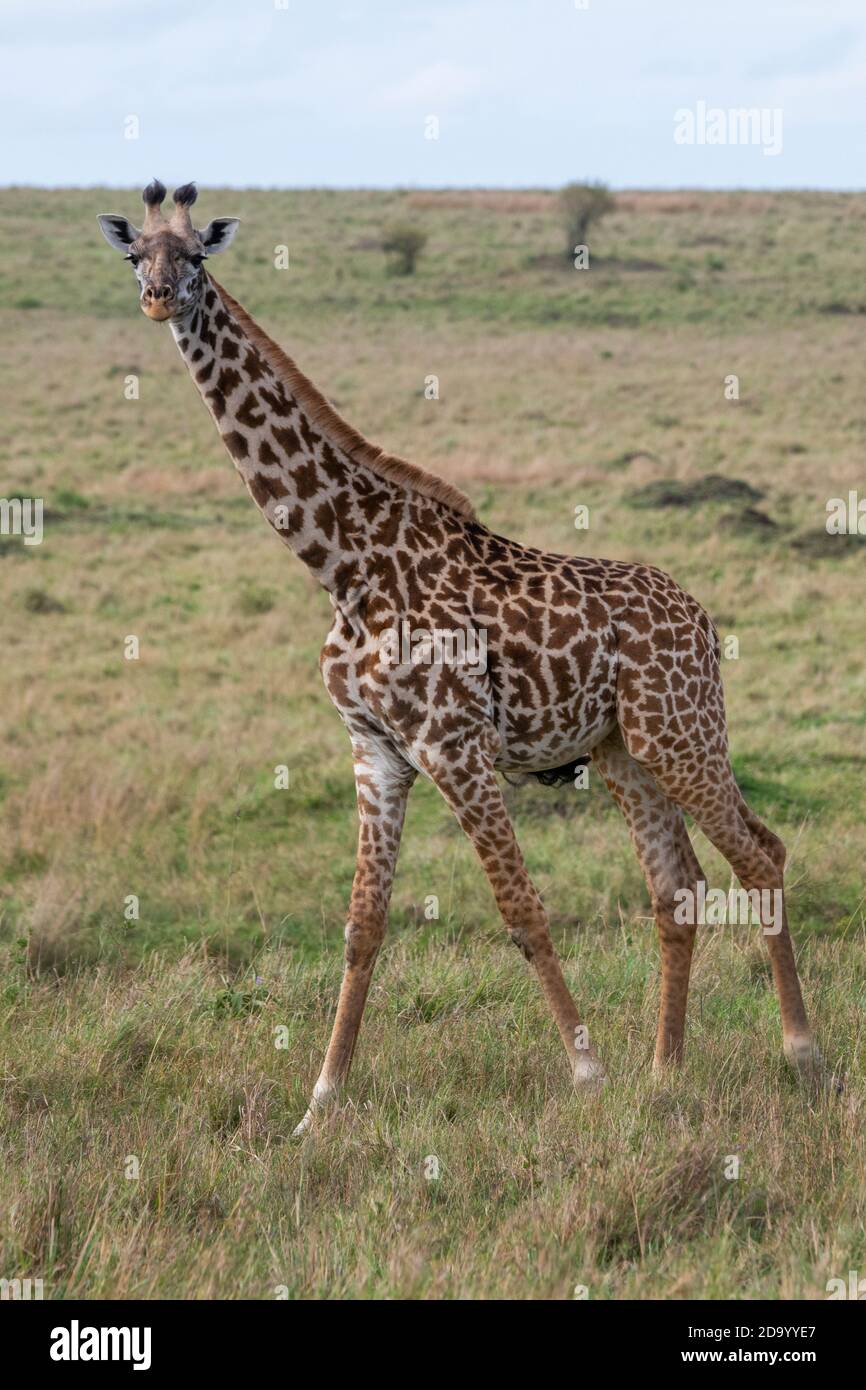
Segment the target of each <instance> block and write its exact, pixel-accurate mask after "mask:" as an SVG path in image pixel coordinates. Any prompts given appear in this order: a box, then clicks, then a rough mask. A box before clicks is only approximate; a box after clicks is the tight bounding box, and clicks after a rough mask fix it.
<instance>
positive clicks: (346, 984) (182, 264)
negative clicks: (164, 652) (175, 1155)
mask: <svg viewBox="0 0 866 1390" xmlns="http://www.w3.org/2000/svg"><path fill="white" fill-rule="evenodd" d="M165 197H166V190H165V188H164V186H163V185H162V184H161V183H159V182H158V181H156V180H154V182H153V183H151V184H149V185H148V187H147V188H146V189H145V190H144V194H143V200H144V203H145V218H144V222H143V225H142V227H141V229H140V230H139V229H138V228H136V227H135V226H134V225H133V224H132V223H131V222H129V221H128V220H127V219H126V218H125V217H122V216H120V215H117V214H101V215H100V217H99V223H100V226H101V228H102V231H103V234H104V235H105V237H106V239H107V240H108V242H109V243H110V244H111V245H112V246H114V247H115V248H117V249H118V250H121V251H122V252H123V253H124V255H125V256H126V258H127V259H128V260H129V261H130V262H131V264H132V266H133V269H134V272H135V276H136V279H137V281H138V286H139V298H140V304H141V308H142V310H143V312H144V313H145V314H146V315H147V316H148V317H149V318H151V319H154V320H157V321H167V322H168V323H169V324H170V326H171V331H172V333H173V335H174V337H175V340H176V342H177V346H178V348H179V350H180V353H181V356H182V358H183V360H184V362H185V363H186V366H187V367H188V369H189V372H190V374H191V376H192V378H193V381H194V383H195V385H196V387H197V389H198V391H199V393H200V394H201V396H202V399H203V400H204V403H205V405H206V406H207V408H208V410H209V411H210V413H211V415H212V416H213V418H214V421H215V423H216V426H217V429H218V430H219V433H220V435H221V436H222V440H223V443H224V444H225V446H226V448H227V450H228V452H229V454H230V455H231V457H232V459H233V461H234V464H235V467H236V469H237V471H238V473H239V474H240V476H241V478H242V479H243V481H244V483H245V485H246V487H247V489H248V491H249V493H250V495H251V496H252V498H253V501H254V502H255V504H256V506H257V507H258V508H259V510H260V511H261V512H262V514H263V515H264V517H265V519H266V520H267V521H268V523H269V524H270V525H271V527H272V529H273V530H274V532H275V534H276V535H277V536H278V537H279V538H280V540H282V541H283V542H284V544H286V545H287V546H288V547H289V548H290V549H291V550H292V551H293V552H294V553H295V554H296V555H297V556H298V558H299V559H300V560H302V561H303V563H304V564H305V565H306V566H307V567H308V569H309V570H310V571H311V573H312V574H313V575H314V576H315V578H316V579H317V580H318V581H319V582H320V583H321V584H322V585H323V586H324V588H325V589H326V590H327V591H328V593H329V595H330V599H331V603H332V605H333V607H334V619H333V623H332V625H331V628H330V631H329V633H328V635H327V638H326V640H325V645H324V647H323V650H322V654H321V659H320V665H321V670H322V676H323V678H324V683H325V687H326V689H327V691H328V694H329V695H330V697H331V700H332V701H333V703H334V705H335V706H336V708H337V711H338V712H339V714H340V717H341V718H342V720H343V722H344V723H345V725H346V728H347V730H348V733H349V737H350V739H351V744H352V752H353V757H354V768H355V782H356V788H357V801H358V817H359V840H358V855H357V862H356V869H355V877H354V882H353V886H352V892H351V899H350V903H349V912H348V923H347V926H346V953H345V970H344V975H343V982H342V985H341V989H340V996H339V1000H338V1004H337V1012H336V1017H335V1019H334V1024H333V1029H332V1033H331V1039H330V1043H329V1045H328V1049H327V1052H326V1055H325V1060H324V1064H323V1066H322V1070H321V1073H320V1075H319V1078H318V1081H317V1082H316V1085H315V1088H314V1091H313V1097H312V1100H311V1103H310V1109H309V1110H308V1112H307V1115H306V1116H305V1117H304V1119H303V1120H302V1121H301V1124H300V1125H299V1126H298V1132H304V1131H305V1130H306V1129H307V1128H309V1127H310V1125H311V1124H312V1121H313V1119H314V1117H315V1114H316V1113H317V1111H318V1110H320V1109H321V1108H322V1107H323V1106H324V1105H325V1104H326V1103H327V1102H328V1101H330V1100H332V1099H333V1098H334V1097H336V1096H337V1095H338V1094H339V1091H340V1088H341V1086H342V1084H343V1083H344V1082H345V1079H346V1076H347V1074H348V1071H349V1067H350V1064H351V1061H352V1054H353V1052H354V1049H355V1043H356V1040H357V1036H358V1030H359V1027H360V1023H361V1016H362V1013H363V1010H364V1005H365V1002H366V998H367V992H368V989H369V985H370V979H371V976H372V972H373V967H374V965H375V961H376V956H377V955H378V952H379V948H380V946H381V943H382V940H383V938H384V935H385V928H386V917H387V911H388V904H389V900H390V895H391V886H392V881H393V876H394V869H395V864H396V860H397V853H398V849H399V844H400V836H401V832H402V828H403V819H404V815H405V810H406V802H407V798H408V795H409V791H410V788H411V786H412V784H413V782H414V780H415V778H416V776H417V775H418V774H419V773H421V774H423V775H425V776H427V777H429V778H430V779H431V780H432V781H433V782H434V783H435V784H436V786H437V787H438V789H439V791H440V792H441V793H442V795H443V797H444V798H445V800H446V802H447V803H448V805H449V806H450V807H451V809H452V810H453V812H454V814H455V815H456V817H457V819H458V821H459V823H460V825H461V826H462V827H463V829H464V831H465V832H466V834H467V835H468V836H469V838H470V839H471V841H472V843H473V845H474V847H475V850H476V851H477V854H478V857H479V858H480V860H481V863H482V865H483V867H484V870H485V872H486V874H487V877H488V879H489V881H490V885H491V887H492V889H493V893H494V896H495V898H496V902H497V905H498V907H499V909H500V912H501V914H502V916H503V918H504V921H505V924H506V927H507V929H508V932H509V934H510V936H511V937H512V939H513V940H514V941H515V943H516V944H517V945H518V946H519V947H520V949H521V951H522V953H523V955H524V956H525V958H526V959H527V961H528V962H529V963H530V965H531V968H532V969H533V970H534V972H535V973H536V975H537V977H538V980H539V983H540V985H541V988H542V990H543V993H544V996H545V998H546V1000H547V1003H548V1005H549V1007H550V1010H551V1013H552V1015H553V1018H554V1020H555V1022H556V1025H557V1028H558V1030H559V1033H560V1036H561V1038H562V1042H563V1046H564V1048H565V1051H566V1054H567V1057H568V1061H569V1065H570V1070H571V1074H572V1077H573V1079H574V1081H575V1083H578V1084H582V1083H586V1082H590V1083H595V1082H597V1081H599V1080H600V1079H601V1078H602V1076H603V1074H604V1068H603V1067H602V1064H601V1062H600V1060H599V1058H598V1056H597V1054H596V1051H595V1049H594V1047H593V1046H592V1044H591V1043H590V1042H589V1040H588V1036H587V1035H585V1030H584V1026H583V1025H582V1024H581V1023H580V1020H579V1016H578V1012H577V1009H576V1007H575V1004H574V1002H573V1000H572V997H571V994H570V992H569V989H568V986H567V985H566V982H565V978H564V976H563V972H562V968H561V966H560V963H559V960H558V957H557V954H556V951H555V950H554V947H553V943H552V941H551V936H550V930H549V926H548V921H547V916H546V913H545V910H544V907H543V905H542V902H541V899H540V897H539V895H538V893H537V892H536V889H535V887H534V886H533V884H532V881H531V879H530V877H529V875H528V873H527V871H526V867H525V865H524V862H523V858H522V855H521V853H520V849H519V847H518V844H517V840H516V838H515V834H514V830H513V828H512V825H511V821H510V819H509V815H508V811H507V809H506V806H505V802H504V800H503V796H502V791H501V788H500V785H499V782H498V781H497V773H498V772H503V773H506V774H509V773H530V774H533V775H536V776H538V777H539V779H540V780H542V781H545V780H546V781H557V780H563V779H565V778H567V779H568V780H571V778H572V777H573V776H574V768H575V767H576V766H580V765H582V764H583V763H585V762H586V760H587V759H591V760H592V763H593V765H594V766H595V767H596V768H597V769H598V771H599V772H600V774H601V776H602V777H603V779H604V781H605V782H606V784H607V786H608V788H609V790H610V791H611V793H612V795H613V797H614V799H615V801H616V802H617V803H618V805H619V806H620V808H621V810H622V812H623V814H624V816H625V819H626V822H627V824H628V829H629V832H630V834H631V838H632V841H633V843H634V847H635V850H636V852H637V855H638V859H639V860H640V863H641V866H642V868H643V871H644V874H645V877H646V881H647V885H648V888H649V892H650V897H651V900H652V906H653V912H654V914H655V917H656V922H657V926H658V931H659V939H660V943H661V998H660V1005H659V1019H658V1029H657V1033H656V1046H655V1062H656V1065H657V1066H661V1065H664V1064H666V1063H668V1062H673V1061H678V1060H679V1059H680V1058H681V1057H682V1052H683V1036H684V1028H685V1013H686V999H687V993H688V982H689V971H690V965H691V957H692V948H693V944H694V935H695V923H694V922H689V921H682V920H678V916H681V915H682V914H677V912H676V907H677V903H678V901H679V898H678V894H681V893H682V892H683V891H684V890H687V891H688V892H690V893H692V894H693V895H694V894H697V892H698V887H699V885H702V886H704V887H705V879H704V875H703V872H702V870H701V867H700V865H699V863H698V861H697V859H696V857H695V853H694V850H693V848H692V844H691V840H690V838H689V835H688V832H687V830H686V826H685V821H684V818H683V813H684V811H685V812H689V813H690V814H691V815H692V816H693V817H694V819H695V821H696V822H697V824H698V825H699V826H700V828H701V829H702V830H703V831H704V832H705V834H706V835H707V837H708V838H709V839H710V840H711V841H712V843H713V844H714V845H715V846H716V848H717V849H719V850H720V851H721V853H722V854H723V855H724V856H725V858H726V859H727V860H728V862H729V863H730V865H731V867H732V868H733V870H734V872H735V874H736V875H737V877H738V878H739V880H740V883H741V884H742V886H743V888H744V889H747V890H751V889H754V890H757V891H758V894H760V898H759V900H761V898H763V894H764V892H765V891H766V892H777V893H781V891H782V887H783V871H784V865H785V849H784V846H783V845H782V842H781V841H780V840H779V839H778V838H777V837H776V836H775V835H774V834H773V833H772V832H771V831H769V830H768V829H767V828H766V827H765V826H764V825H763V824H762V822H761V821H760V820H759V819H758V817H757V816H756V815H755V814H754V812H753V811H752V810H751V809H750V808H749V807H748V806H747V805H746V803H745V801H744V799H743V797H742V795H741V793H740V791H739V788H738V787H737V784H736V782H735V780H734V776H733V773H732V770H731V765H730V761H729V758H728V744H727V729H726V721H725V708H724V697H723V691H722V681H721V673H720V663H719V638H718V635H717V633H716V630H715V628H714V626H713V624H712V622H711V621H710V619H709V617H708V616H707V614H706V613H705V612H704V610H703V609H702V608H701V606H700V605H699V604H698V603H697V602H696V600H695V599H693V598H692V597H691V596H690V595H689V594H687V593H685V592H684V591H683V590H682V589H680V588H679V586H678V585H677V584H676V583H675V582H674V580H673V579H671V578H670V577H669V576H668V575H667V574H665V573H663V572H662V571H661V570H658V569H655V568H653V567H652V566H648V565H642V564H631V563H628V562H626V561H621V560H603V559H593V558H585V557H581V556H572V555H555V554H549V553H546V552H543V551H539V550H534V549H531V548H529V547H527V546H524V545H521V544H520V543H519V542H517V541H514V540H510V539H508V538H507V537H504V536H499V535H496V534H495V533H494V532H492V531H490V530H489V529H488V528H487V527H486V526H485V525H483V524H482V522H480V521H479V520H478V518H477V517H476V515H475V513H474V511H473V509H472V506H471V504H470V503H469V502H468V500H467V498H466V497H465V496H464V495H463V494H462V493H461V492H459V491H458V490H457V489H456V488H455V487H453V486H452V485H451V484H450V483H446V482H444V481H443V480H442V479H439V478H436V477H435V476H434V475H432V474H430V473H428V472H426V471H425V470H423V469H421V468H418V467H416V466H415V465H414V464H411V463H408V462H407V461H406V460H405V459H401V458H398V457H396V456H394V455H392V454H389V453H387V452H386V451H385V450H383V449H381V448H378V447H377V446H376V445H374V444H372V443H371V442H370V441H369V440H368V439H366V438H365V437H364V436H363V435H361V434H360V433H359V432H358V431H357V430H356V429H354V428H353V427H352V426H351V425H349V424H348V423H347V422H346V421H345V420H344V419H343V418H342V417H341V416H340V415H339V414H338V413H337V411H336V410H335V409H334V408H333V406H332V405H331V404H330V403H329V402H328V400H327V399H326V397H325V396H324V395H323V394H322V393H321V392H320V391H319V390H318V389H317V388H316V387H315V386H314V385H313V383H312V382H311V381H310V380H309V378H307V377H306V376H305V375H304V374H303V372H301V370H300V369H299V368H298V367H297V366H296V364H295V363H294V361H293V360H292V359H291V358H290V357H288V356H287V355H286V354H285V353H284V352H283V350H282V349H281V348H280V347H279V346H278V345H277V344H276V343H275V342H274V341H273V340H272V339H271V338H270V337H269V336H268V335H267V334H266V333H265V332H264V330H263V329H262V328H260V327H259V325H258V324H257V323H255V321H254V320H253V319H252V318H251V317H250V315H249V314H248V313H247V312H246V310H245V309H243V308H242V307H241V305H240V304H238V303H237V301H236V300H235V299H233V298H232V296H231V295H230V294H229V293H228V291H227V290H225V289H223V287H222V286H221V285H219V284H218V283H217V282H216V280H214V279H213V277H212V276H211V275H210V274H209V272H208V269H207V267H206V264H205V262H206V261H207V260H208V258H209V257H211V256H213V255H216V254H218V253H220V252H222V251H225V250H226V249H227V248H228V246H229V245H230V244H231V241H232V240H233V238H234V236H235V233H236V231H237V227H238V219H237V218H233V217H219V218H216V219H214V220H213V221H211V222H210V223H208V225H207V226H206V227H204V228H203V229H201V230H197V229H196V228H195V227H194V226H193V224H192V220H191V214H190V209H191V208H192V206H193V205H194V203H195V198H196V193H195V186H194V185H193V184H185V185H183V186H182V187H180V188H178V189H176V190H175V193H174V196H173V201H174V211H173V213H172V214H171V216H170V217H169V218H165V217H164V215H163V213H162V204H163V202H164V200H165ZM402 624H408V625H409V627H410V629H411V630H413V631H414V630H423V631H426V632H428V633H431V634H433V633H436V632H441V631H443V630H444V631H450V632H452V633H453V632H464V633H468V632H480V631H483V632H484V633H485V635H486V636H485V640H486V653H485V658H486V659H485V661H484V662H483V663H480V664H477V665H475V666H473V665H471V664H467V663H466V662H465V661H464V662H459V661H449V660H447V659H443V660H432V661H423V662H420V661H419V662H410V663H408V664H407V663H402V664H401V663H394V662H393V661H389V660H388V659H387V655H386V653H385V651H384V646H385V644H384V643H383V634H386V633H387V632H389V631H391V632H393V631H402V630H403V629H402V627H401V625H402ZM767 945H768V949H769V952H770V959H771V963H772V969H773V976H774V980H775V985H776V989H777V992H778V996H779V1002H780V1008H781V1016H782V1030H783V1039H784V1045H785V1053H786V1055H787V1056H788V1058H789V1060H790V1061H791V1062H792V1063H793V1064H794V1066H795V1067H796V1068H797V1069H798V1070H800V1071H803V1072H809V1071H815V1070H816V1069H818V1068H819V1067H820V1058H819V1054H818V1052H817V1049H816V1048H815V1046H814V1044H813V1042H812V1040H811V1035H810V1032H809V1025H808V1022H807V1019H806V1013H805V1009H804V1006H803V1000H802V995H801V991H800V983H799V979H798V976H797V970H796V966H795V963H794V953H793V948H792V944H791V936H790V932H789V929H788V922H787V915H786V914H785V912H784V909H782V911H781V912H780V914H779V924H778V929H777V930H775V931H774V932H773V933H772V934H767ZM578 1038H580V1045H578V1042H577V1041H576V1040H577V1039H578Z"/></svg>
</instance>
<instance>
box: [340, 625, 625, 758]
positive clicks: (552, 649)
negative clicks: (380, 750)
mask: <svg viewBox="0 0 866 1390" xmlns="http://www.w3.org/2000/svg"><path fill="white" fill-rule="evenodd" d="M465 617H466V615H463V618H465ZM320 664H321V669H322V675H323V678H324V682H325V686H326V688H327V690H328V693H329V695H330V697H331V699H332V701H333V703H334V704H335V705H336V707H337V709H338V710H339V712H340V714H341V716H342V718H343V720H344V722H345V723H346V725H347V727H348V728H349V731H350V733H356V734H358V735H360V734H362V733H363V732H364V731H367V732H369V731H371V730H375V732H376V733H377V734H384V735H386V736H387V737H388V738H389V739H390V740H391V741H392V742H393V743H394V744H395V745H396V746H397V747H398V748H399V749H400V750H401V752H402V753H403V754H404V756H406V757H407V758H408V760H409V761H410V762H412V763H417V755H418V753H419V751H422V752H424V753H430V752H432V751H436V750H437V749H442V750H445V751H447V749H448V747H449V746H457V745H458V744H459V743H460V742H461V741H463V740H464V739H468V738H475V737H477V736H478V733H479V730H480V729H484V730H485V731H486V732H487V733H488V734H490V735H492V739H491V748H492V749H494V750H495V754H494V757H495V762H496V764H497V766H500V767H502V768H503V769H505V770H508V769H513V770H523V771H531V770H541V769H544V768H549V767H554V766H558V765H559V764H561V763H565V762H568V761H571V760H572V759H573V758H576V757H579V756H581V755H582V754H583V753H586V752H587V751H589V749H591V748H592V747H594V745H595V744H596V743H598V742H599V741H600V740H601V739H602V738H604V737H605V735H606V734H607V733H608V732H609V731H610V730H611V729H612V728H613V725H614V723H615V717H616V716H615V688H616V662H615V650H614V645H613V642H612V641H611V640H608V634H607V633H602V634H601V635H598V634H596V635H595V636H593V638H592V639H591V640H590V637H589V635H588V634H587V633H584V632H583V631H582V630H581V628H580V627H579V625H577V624H572V628H571V631H570V633H569V636H568V640H567V641H559V640H557V637H556V634H553V635H552V636H551V634H550V633H548V641H547V643H541V642H539V643H535V642H533V641H532V640H530V639H529V637H528V634H527V633H526V632H525V631H524V632H523V633H522V634H520V635H518V634H516V633H515V632H514V631H512V630H510V629H508V628H506V627H504V626H503V624H502V623H501V622H490V623H489V625H488V626H486V627H485V626H484V625H483V624H478V623H475V622H470V621H464V620H463V619H461V621H459V622H456V623H455V625H454V626H453V627H444V628H443V627H438V628H437V627H436V626H435V621H434V619H433V617H432V616H431V615H430V614H429V613H428V614H427V615H426V616H425V617H422V616H420V615H416V616H415V617H414V618H412V619H407V618H406V617H405V616H400V617H398V616H396V615H394V617H393V620H392V622H391V623H390V624H389V625H386V626H385V627H379V628H377V631H376V632H375V634H373V633H372V632H370V631H369V629H368V628H367V626H366V624H365V622H364V619H363V602H359V603H357V604H352V603H348V604H343V605H342V606H341V608H340V609H338V611H337V615H336V618H335V622H334V624H333V626H332V628H331V632H330V633H329V635H328V640H327V642H326V643H325V647H324V649H323V652H322V657H321V663H320Z"/></svg>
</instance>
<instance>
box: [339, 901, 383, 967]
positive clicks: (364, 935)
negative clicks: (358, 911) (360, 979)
mask: <svg viewBox="0 0 866 1390" xmlns="http://www.w3.org/2000/svg"><path fill="white" fill-rule="evenodd" d="M384 936H385V919H384V917H378V916H363V917H362V916H355V915H354V914H353V915H352V916H351V917H350V918H349V920H348V922H347V923H346V930H345V940H346V964H347V965H353V966H357V965H359V966H366V965H372V963H373V961H374V960H375V959H376V956H377V955H378V952H379V947H380V946H381V945H382V941H383V939H384Z"/></svg>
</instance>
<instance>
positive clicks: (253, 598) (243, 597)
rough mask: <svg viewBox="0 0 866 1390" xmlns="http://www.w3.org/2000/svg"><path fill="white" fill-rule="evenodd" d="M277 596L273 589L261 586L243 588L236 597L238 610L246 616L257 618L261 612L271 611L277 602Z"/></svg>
mask: <svg viewBox="0 0 866 1390" xmlns="http://www.w3.org/2000/svg"><path fill="white" fill-rule="evenodd" d="M276 601H277V600H276V596H275V594H274V592H273V590H272V589H263V588H259V587H257V586H256V585H250V586H249V587H248V588H246V589H242V590H241V592H240V593H239V595H238V597H237V599H236V605H237V608H238V611H239V612H241V613H243V615H244V617H246V618H255V617H257V616H258V615H259V614H260V613H270V611H271V609H272V608H273V606H274V604H275V603H276Z"/></svg>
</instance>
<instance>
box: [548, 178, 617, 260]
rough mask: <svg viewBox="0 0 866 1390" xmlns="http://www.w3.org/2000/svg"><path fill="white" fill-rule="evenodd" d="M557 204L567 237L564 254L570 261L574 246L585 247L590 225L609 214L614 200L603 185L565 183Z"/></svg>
mask: <svg viewBox="0 0 866 1390" xmlns="http://www.w3.org/2000/svg"><path fill="white" fill-rule="evenodd" d="M559 202H560V206H561V208H562V215H563V218H564V220H565V230H566V235H567V237H568V246H567V248H566V253H565V254H566V255H567V256H568V258H569V260H570V259H571V258H572V256H573V255H574V248H575V246H586V244H587V240H586V238H587V233H588V232H589V228H590V226H591V224H592V223H593V222H598V221H600V219H601V218H602V217H604V216H605V215H606V214H607V213H609V212H611V211H612V210H613V208H614V207H615V206H616V200H615V198H614V196H613V194H612V193H611V191H610V189H609V188H608V186H607V184H605V183H567V184H566V185H565V188H563V190H562V192H561V193H560V195H559Z"/></svg>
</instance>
